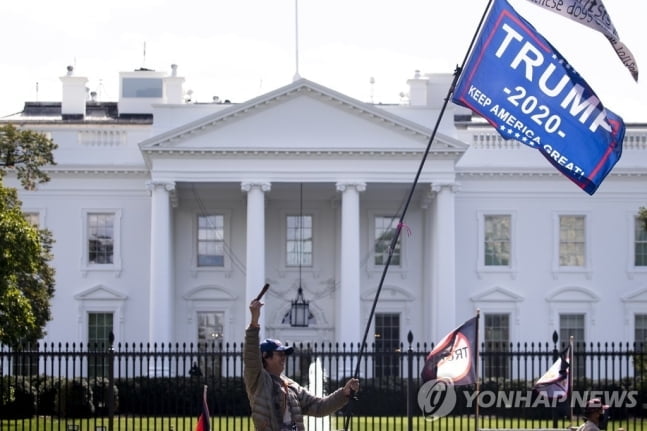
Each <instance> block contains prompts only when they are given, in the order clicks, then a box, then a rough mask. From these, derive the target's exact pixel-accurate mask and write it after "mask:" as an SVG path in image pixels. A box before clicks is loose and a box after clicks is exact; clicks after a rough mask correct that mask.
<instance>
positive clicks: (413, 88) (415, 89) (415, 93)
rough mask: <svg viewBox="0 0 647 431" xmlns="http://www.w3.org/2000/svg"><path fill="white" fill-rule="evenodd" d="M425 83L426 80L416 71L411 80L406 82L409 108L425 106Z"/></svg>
mask: <svg viewBox="0 0 647 431" xmlns="http://www.w3.org/2000/svg"><path fill="white" fill-rule="evenodd" d="M427 83H428V80H427V79H426V78H423V77H422V75H420V71H419V70H416V71H415V73H414V75H413V78H412V79H409V80H407V84H408V85H409V104H410V105H411V106H427Z"/></svg>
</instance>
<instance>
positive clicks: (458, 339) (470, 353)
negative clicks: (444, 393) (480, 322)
mask: <svg viewBox="0 0 647 431" xmlns="http://www.w3.org/2000/svg"><path fill="white" fill-rule="evenodd" d="M477 319H478V316H475V317H473V318H471V319H470V320H468V321H467V322H465V323H463V324H462V325H461V326H459V327H458V328H456V329H454V330H453V331H452V332H450V333H449V334H447V335H446V336H445V338H443V339H442V340H441V341H440V343H438V345H437V346H436V347H434V349H433V350H432V351H431V352H430V353H429V355H428V356H427V359H426V361H425V366H424V367H423V369H422V374H421V377H422V380H423V381H425V382H426V381H428V380H432V379H437V380H449V381H451V382H452V383H453V384H454V385H470V384H472V383H475V382H476V375H477V374H476V357H477V345H476V343H477V341H476V332H477Z"/></svg>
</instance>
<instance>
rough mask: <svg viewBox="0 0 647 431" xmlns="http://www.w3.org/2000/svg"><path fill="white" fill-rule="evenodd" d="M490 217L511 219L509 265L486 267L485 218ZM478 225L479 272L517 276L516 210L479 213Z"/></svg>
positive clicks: (477, 265)
mask: <svg viewBox="0 0 647 431" xmlns="http://www.w3.org/2000/svg"><path fill="white" fill-rule="evenodd" d="M488 216H509V217H510V262H509V264H508V265H485V218H486V217H488ZM477 223H478V252H477V257H476V258H477V259H478V261H477V264H476V268H477V272H478V273H479V274H480V273H504V274H505V273H507V274H511V275H512V276H515V274H516V273H517V258H516V250H517V245H516V242H517V237H518V235H517V227H516V226H517V212H516V211H514V210H505V209H499V210H487V211H478V212H477Z"/></svg>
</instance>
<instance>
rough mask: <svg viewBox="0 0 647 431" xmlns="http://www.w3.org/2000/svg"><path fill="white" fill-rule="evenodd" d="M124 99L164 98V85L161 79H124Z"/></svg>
mask: <svg viewBox="0 0 647 431" xmlns="http://www.w3.org/2000/svg"><path fill="white" fill-rule="evenodd" d="M121 82H122V84H121V85H122V89H121V91H122V96H123V97H162V96H163V84H162V80H161V79H160V78H123V79H122V81H121Z"/></svg>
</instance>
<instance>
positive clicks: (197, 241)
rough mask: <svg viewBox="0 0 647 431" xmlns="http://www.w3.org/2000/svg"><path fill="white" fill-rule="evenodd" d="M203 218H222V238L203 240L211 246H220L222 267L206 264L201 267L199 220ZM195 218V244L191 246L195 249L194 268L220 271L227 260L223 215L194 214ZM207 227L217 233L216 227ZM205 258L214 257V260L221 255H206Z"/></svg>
mask: <svg viewBox="0 0 647 431" xmlns="http://www.w3.org/2000/svg"><path fill="white" fill-rule="evenodd" d="M203 217H204V218H207V217H221V218H222V238H221V239H220V240H218V239H215V240H204V242H205V243H213V244H216V245H218V244H221V245H222V265H206V264H205V265H201V264H200V256H201V254H200V243H201V240H200V219H201V218H203ZM195 218H196V220H195V224H194V226H195V242H194V244H193V245H194V247H195V265H196V267H198V268H200V269H204V268H209V269H212V268H215V269H222V268H224V267H225V265H226V263H225V261H226V260H227V252H226V241H225V230H226V227H225V215H224V214H221V213H209V214H195ZM207 227H208V228H209V229H210V230H211V229H213V230H215V231H217V229H218V226H216V227H215V228H212V227H210V226H207ZM205 256H216V258H218V257H220V256H221V255H217V254H215V255H207V254H205Z"/></svg>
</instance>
